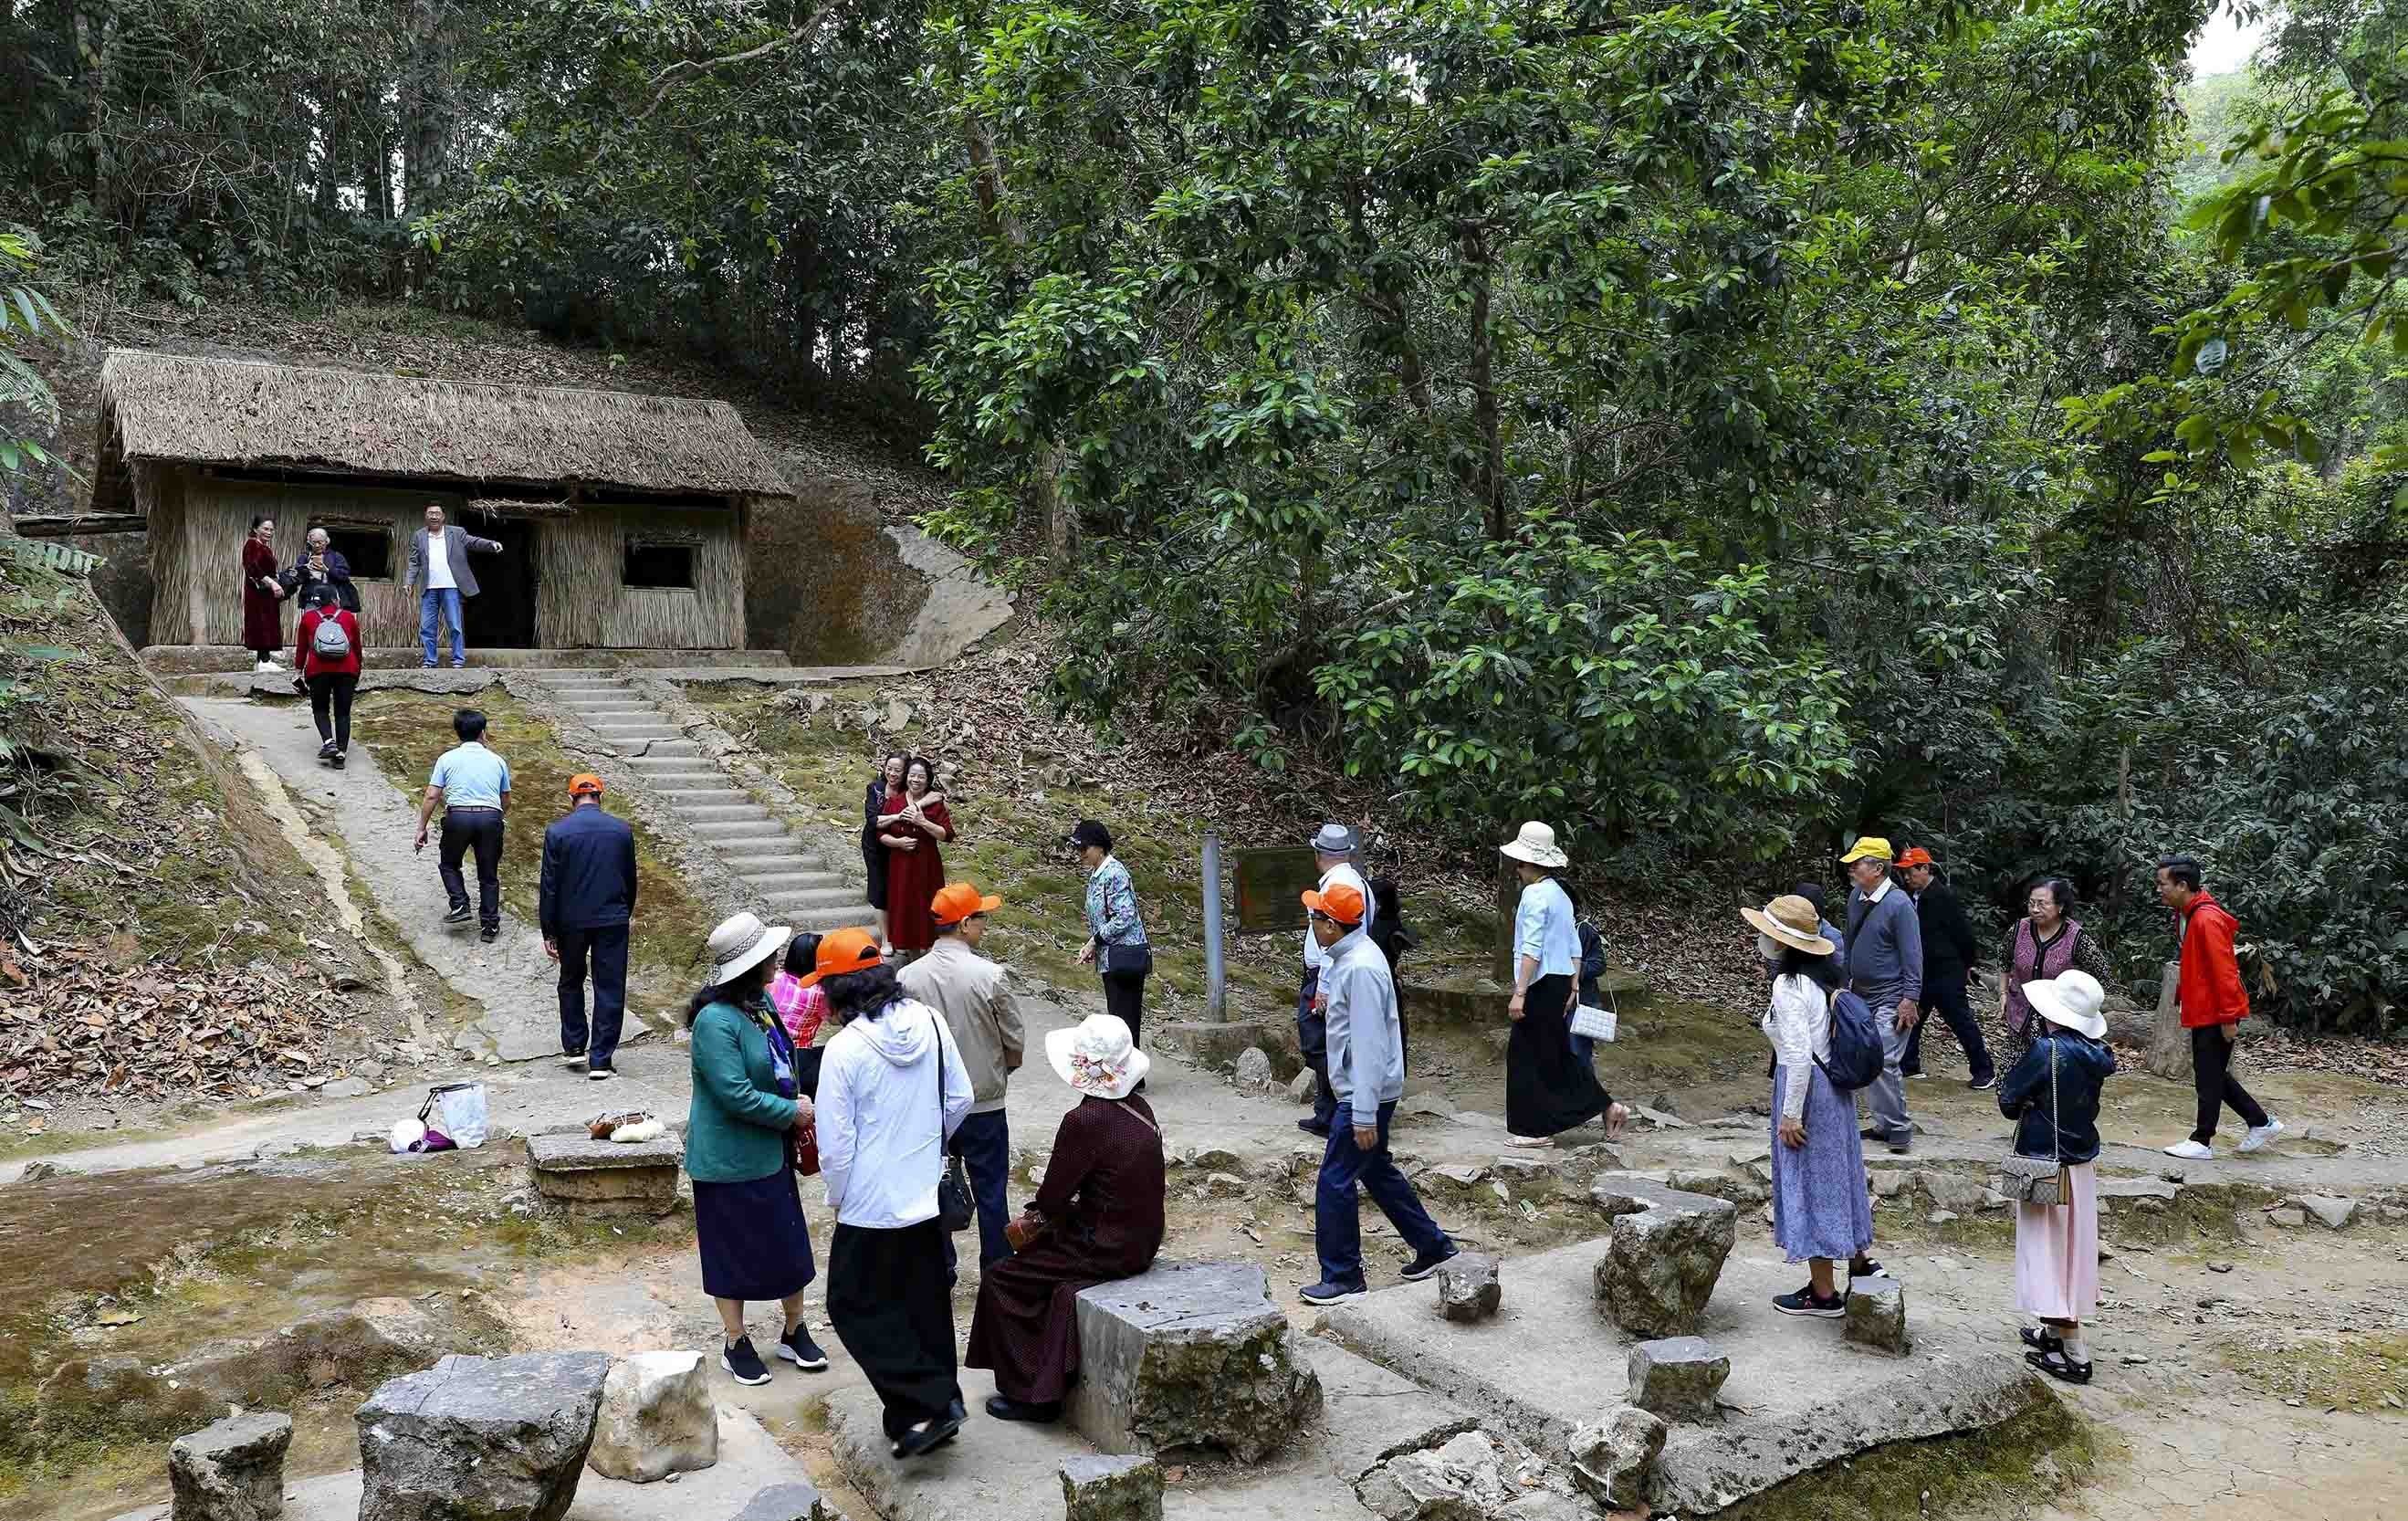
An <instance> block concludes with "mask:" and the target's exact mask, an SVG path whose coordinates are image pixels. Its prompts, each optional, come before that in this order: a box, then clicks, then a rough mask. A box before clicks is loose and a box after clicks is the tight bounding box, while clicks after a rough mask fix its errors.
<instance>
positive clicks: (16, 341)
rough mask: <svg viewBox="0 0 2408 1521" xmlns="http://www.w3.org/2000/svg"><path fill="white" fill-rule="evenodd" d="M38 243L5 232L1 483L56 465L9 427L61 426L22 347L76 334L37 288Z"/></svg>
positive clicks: (0, 284) (0, 260) (0, 256)
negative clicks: (25, 423) (21, 422)
mask: <svg viewBox="0 0 2408 1521" xmlns="http://www.w3.org/2000/svg"><path fill="white" fill-rule="evenodd" d="M34 254H35V245H34V242H33V240H32V239H31V238H29V237H26V236H25V235H24V234H22V233H20V232H7V231H0V477H7V476H12V475H16V474H18V473H20V472H22V471H25V470H30V469H32V468H33V467H34V466H50V465H52V464H54V463H55V462H54V461H53V460H52V459H51V458H50V452H49V451H48V450H45V449H44V448H43V447H42V445H41V442H40V440H38V439H36V438H25V437H23V436H22V435H21V434H20V433H19V432H18V431H17V430H16V429H15V428H14V427H13V426H9V425H8V424H11V423H15V422H16V420H17V419H20V418H25V417H30V418H31V419H32V420H34V421H35V422H36V423H42V424H44V425H45V426H46V427H49V428H55V427H56V426H57V425H58V421H59V403H58V398H57V397H56V396H53V395H51V394H50V384H49V382H47V381H45V380H43V379H42V377H41V375H40V373H39V372H38V371H36V369H35V368H34V366H33V365H32V363H31V362H30V361H28V360H27V359H26V358H25V357H24V356H23V355H22V354H21V353H19V352H18V346H19V345H20V344H21V343H24V342H27V341H29V340H31V339H34V338H38V337H44V336H46V335H47V336H49V337H54V338H55V337H65V336H67V335H69V334H71V333H72V332H73V331H74V329H73V328H71V327H69V326H68V325H67V323H66V320H65V318H63V317H61V316H60V315H59V312H58V309H57V308H56V307H53V306H51V305H50V297H49V296H48V295H46V294H43V292H42V289H41V287H40V286H38V285H36V284H35V283H34V280H33V275H34Z"/></svg>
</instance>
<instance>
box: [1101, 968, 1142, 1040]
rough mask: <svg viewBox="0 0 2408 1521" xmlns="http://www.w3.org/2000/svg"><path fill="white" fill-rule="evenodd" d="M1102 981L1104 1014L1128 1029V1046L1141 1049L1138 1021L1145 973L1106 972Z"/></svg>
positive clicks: (1140, 1014) (1140, 1013)
mask: <svg viewBox="0 0 2408 1521" xmlns="http://www.w3.org/2000/svg"><path fill="white" fill-rule="evenodd" d="M1103 979H1104V1012H1106V1013H1108V1014H1110V1015H1111V1016H1112V1017H1113V1018H1114V1019H1117V1020H1119V1021H1120V1022H1121V1023H1122V1024H1124V1025H1126V1026H1128V1027H1129V1044H1131V1045H1133V1046H1136V1047H1139V1048H1140V1049H1143V1047H1144V1045H1145V1040H1144V1038H1143V1037H1142V1036H1141V1035H1140V1032H1139V1030H1138V1021H1139V1019H1140V1017H1141V1016H1142V1014H1143V1012H1144V1005H1145V973H1143V972H1141V971H1108V972H1105V973H1104V974H1103Z"/></svg>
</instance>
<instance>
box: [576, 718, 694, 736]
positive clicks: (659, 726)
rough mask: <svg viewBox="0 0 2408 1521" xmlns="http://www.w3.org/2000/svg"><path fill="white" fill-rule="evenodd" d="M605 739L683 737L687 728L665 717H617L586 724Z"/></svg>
mask: <svg viewBox="0 0 2408 1521" xmlns="http://www.w3.org/2000/svg"><path fill="white" fill-rule="evenodd" d="M586 726H587V727H588V728H591V729H592V730H593V731H594V732H595V733H596V734H598V735H600V736H602V738H604V739H684V738H685V730H683V729H681V728H679V727H678V726H677V725H674V724H672V723H670V722H669V721H668V720H667V719H665V718H616V719H612V720H610V721H609V722H608V723H604V724H590V725H586Z"/></svg>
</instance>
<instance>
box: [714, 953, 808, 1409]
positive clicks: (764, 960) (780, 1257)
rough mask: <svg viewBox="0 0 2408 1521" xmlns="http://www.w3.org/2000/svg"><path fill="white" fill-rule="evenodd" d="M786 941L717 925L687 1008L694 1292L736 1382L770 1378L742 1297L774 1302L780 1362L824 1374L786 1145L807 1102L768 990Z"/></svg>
mask: <svg viewBox="0 0 2408 1521" xmlns="http://www.w3.org/2000/svg"><path fill="white" fill-rule="evenodd" d="M792 934H793V931H792V930H790V929H787V928H785V927H784V926H767V925H764V924H762V923H761V921H760V920H759V919H758V918H756V917H755V916H753V914H750V913H739V914H737V915H736V916H735V917H733V918H731V919H726V920H724V921H722V922H721V924H720V926H719V927H718V928H716V929H714V930H712V931H711V932H710V961H711V969H710V985H709V986H707V987H705V988H703V989H702V990H701V991H700V992H698V993H696V994H695V996H694V999H693V1001H692V1002H691V1003H689V1004H688V1005H687V1006H686V1023H687V1024H688V1025H689V1026H692V1028H693V1031H694V1040H693V1045H692V1048H691V1049H692V1052H693V1059H694V1106H693V1108H692V1109H691V1110H690V1111H689V1112H687V1116H686V1126H685V1169H686V1172H687V1173H688V1174H689V1175H690V1176H692V1178H693V1179H694V1228H695V1241H696V1244H697V1245H698V1246H699V1247H700V1249H701V1252H702V1289H703V1292H704V1293H706V1294H708V1295H710V1297H711V1299H712V1300H713V1301H715V1302H716V1303H717V1304H718V1306H719V1322H720V1325H721V1326H722V1327H725V1329H726V1331H727V1342H726V1345H725V1346H724V1347H723V1348H722V1349H721V1350H720V1354H719V1366H721V1367H722V1368H724V1369H726V1370H727V1371H728V1374H729V1376H730V1377H732V1378H734V1379H735V1380H736V1382H737V1383H738V1384H767V1383H768V1382H769V1370H768V1368H767V1366H766V1365H765V1364H764V1363H763V1362H762V1361H761V1356H760V1354H758V1353H756V1352H754V1351H753V1339H752V1338H751V1337H750V1336H747V1335H746V1334H745V1332H744V1306H745V1303H746V1301H747V1300H759V1299H776V1300H778V1301H779V1302H780V1303H781V1305H783V1307H784V1309H785V1312H786V1316H785V1321H784V1324H783V1330H782V1333H781V1335H780V1336H779V1338H778V1356H781V1357H783V1358H785V1359H786V1360H787V1361H788V1362H791V1363H793V1364H794V1365H795V1366H796V1367H797V1368H800V1369H802V1370H805V1371H807V1372H816V1371H818V1370H821V1369H824V1368H825V1367H827V1356H826V1354H824V1353H823V1352H821V1351H820V1349H819V1345H818V1343H816V1342H813V1341H812V1340H811V1338H810V1333H809V1332H808V1331H806V1330H804V1329H803V1288H804V1286H805V1285H806V1284H810V1281H811V1280H812V1279H813V1278H814V1277H816V1276H817V1270H816V1269H815V1268H814V1266H813V1264H812V1261H811V1238H810V1227H809V1226H808V1225H807V1224H806V1223H805V1221H804V1219H803V1199H802V1193H801V1188H800V1184H797V1182H796V1174H795V1167H794V1146H795V1142H796V1140H798V1139H800V1138H802V1137H805V1136H808V1135H810V1128H811V1119H812V1114H811V1101H810V1098H806V1097H804V1096H803V1095H802V1093H801V1092H800V1090H799V1088H798V1086H797V1083H796V1073H795V1043H794V1040H793V1038H792V1037H790V1036H788V1035H787V1034H786V1027H785V1026H784V1025H783V1024H781V1022H780V1021H779V1019H778V1014H777V1011H776V1009H775V1008H773V1007H772V1006H771V1004H770V1001H769V993H768V987H769V975H770V973H771V972H772V971H774V970H775V969H776V968H777V956H778V952H779V951H780V950H781V948H783V947H784V945H785V943H786V941H787V940H788V939H789V938H790V937H791V936H792Z"/></svg>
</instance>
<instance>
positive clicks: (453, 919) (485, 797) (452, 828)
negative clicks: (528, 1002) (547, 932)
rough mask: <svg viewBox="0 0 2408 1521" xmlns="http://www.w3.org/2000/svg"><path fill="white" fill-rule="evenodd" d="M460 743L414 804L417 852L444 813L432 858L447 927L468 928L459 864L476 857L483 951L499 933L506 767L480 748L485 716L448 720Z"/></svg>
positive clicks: (461, 714)
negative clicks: (447, 906) (447, 905)
mask: <svg viewBox="0 0 2408 1521" xmlns="http://www.w3.org/2000/svg"><path fill="white" fill-rule="evenodd" d="M452 733H453V734H455V735H457V736H458V737H459V739H460V742H459V743H458V744H456V745H454V746H452V748H451V749H449V750H447V751H445V752H444V753H442V755H441V756H439V757H437V760H436V762H435V770H434V772H433V774H431V775H430V776H428V777H427V779H426V796H424V797H423V798H422V799H420V801H419V804H418V843H417V844H416V845H415V846H414V847H413V849H417V850H422V851H423V850H424V849H425V848H426V827H427V822H428V821H429V820H430V819H432V818H433V817H434V816H435V811H436V810H437V808H440V809H442V810H443V847H442V852H441V854H439V856H438V857H437V860H438V862H439V867H438V869H439V870H440V871H441V873H442V876H443V892H444V895H445V896H446V897H449V898H450V899H451V900H452V910H451V911H450V912H449V913H446V914H445V915H444V916H443V922H444V923H445V924H447V925H465V924H466V923H467V922H468V884H467V882H466V881H465V880H463V879H462V877H461V875H460V861H461V858H462V857H463V856H465V855H466V854H468V853H469V852H471V851H474V852H475V853H476V856H477V922H478V926H479V928H478V933H477V939H479V940H482V941H483V942H484V943H486V944H487V945H491V944H493V943H494V941H495V940H498V939H500V938H501V933H502V815H503V814H504V813H506V812H507V811H509V806H510V763H509V762H508V761H506V760H504V759H502V757H500V756H499V755H496V754H495V753H493V752H492V751H490V750H488V749H486V748H485V715H484V714H483V713H480V712H479V711H478V710H476V709H474V708H463V709H461V710H459V711H458V712H456V713H453V714H452Z"/></svg>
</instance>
